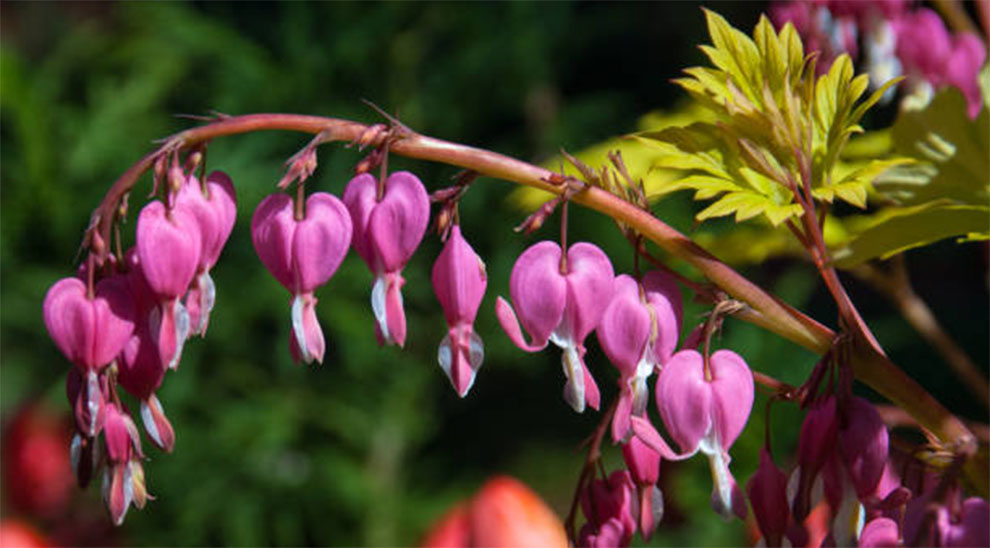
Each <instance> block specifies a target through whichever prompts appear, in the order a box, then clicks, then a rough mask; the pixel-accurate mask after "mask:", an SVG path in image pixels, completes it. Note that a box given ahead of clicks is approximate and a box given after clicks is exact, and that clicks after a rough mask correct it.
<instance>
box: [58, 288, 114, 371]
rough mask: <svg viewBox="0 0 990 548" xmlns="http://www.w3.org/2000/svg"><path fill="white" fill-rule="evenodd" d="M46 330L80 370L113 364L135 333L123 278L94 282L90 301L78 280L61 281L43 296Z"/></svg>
mask: <svg viewBox="0 0 990 548" xmlns="http://www.w3.org/2000/svg"><path fill="white" fill-rule="evenodd" d="M43 313H44V314H43V315H44V319H45V327H47V328H48V334H49V335H50V336H51V338H52V340H53V341H55V345H56V346H58V349H59V350H61V351H62V354H64V355H65V357H66V358H68V359H69V361H71V362H72V363H73V364H75V365H76V366H77V367H79V368H81V369H82V370H83V371H86V370H96V369H101V368H102V367H103V366H105V365H107V364H108V363H110V362H111V361H113V359H114V357H116V355H117V354H119V353H120V350H121V349H122V348H123V347H124V345H125V344H126V343H127V340H128V339H129V338H130V336H131V333H132V332H133V331H134V307H133V304H132V301H131V296H130V292H129V291H128V286H127V281H126V280H125V279H124V278H123V277H122V276H112V277H109V278H104V279H102V280H100V281H99V282H97V283H96V287H95V290H94V296H93V298H92V299H90V298H88V297H87V295H86V284H85V283H84V282H83V281H82V280H80V279H78V278H63V279H61V280H59V281H58V282H56V283H55V284H54V285H53V286H52V287H51V288H50V289H49V290H48V293H47V294H46V295H45V302H44V305H43Z"/></svg>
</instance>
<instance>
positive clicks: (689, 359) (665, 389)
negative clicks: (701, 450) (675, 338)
mask: <svg viewBox="0 0 990 548" xmlns="http://www.w3.org/2000/svg"><path fill="white" fill-rule="evenodd" d="M713 400H714V398H713V395H712V386H711V385H710V384H709V383H708V382H706V381H705V373H704V362H703V360H702V357H701V354H699V353H698V352H697V351H694V350H682V351H680V352H678V353H677V354H674V355H673V356H672V357H671V359H670V361H668V362H667V365H666V366H664V368H663V370H662V371H661V372H660V375H659V376H658V378H657V386H656V401H657V408H658V409H659V410H660V416H661V417H662V418H663V423H664V424H665V425H666V426H667V431H668V432H670V435H671V436H672V437H673V438H674V440H675V441H676V442H677V444H678V445H680V446H681V450H682V451H684V452H685V453H694V452H695V451H696V450H697V449H698V445H699V444H700V443H701V440H702V438H704V437H705V436H706V435H707V434H708V432H709V431H710V430H711V428H712V419H713V417H712V404H713ZM746 412H747V414H748V413H749V410H748V409H747V411H746Z"/></svg>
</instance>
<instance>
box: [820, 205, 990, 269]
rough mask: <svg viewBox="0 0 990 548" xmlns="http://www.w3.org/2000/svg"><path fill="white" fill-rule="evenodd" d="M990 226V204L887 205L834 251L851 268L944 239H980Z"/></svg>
mask: <svg viewBox="0 0 990 548" xmlns="http://www.w3.org/2000/svg"><path fill="white" fill-rule="evenodd" d="M988 229H990V207H988V206H965V205H949V204H944V203H941V204H940V203H928V204H924V205H920V206H914V207H906V208H888V209H887V210H885V211H884V212H883V214H882V215H881V216H880V220H878V221H877V222H876V223H875V224H873V225H872V226H870V227H869V228H867V229H866V230H864V231H862V232H861V233H860V234H859V235H858V236H856V238H854V239H853V240H852V241H851V242H849V244H848V245H847V246H845V247H843V248H840V249H838V250H837V251H835V252H834V253H833V254H832V258H833V260H834V262H835V264H836V265H837V266H839V267H841V268H849V267H852V266H855V265H857V264H859V263H862V262H864V261H867V260H870V259H874V258H880V259H886V258H889V257H891V256H893V255H896V254H898V253H901V252H904V251H906V250H908V249H911V248H914V247H919V246H923V245H927V244H930V243H933V242H936V241H938V240H942V239H944V238H950V237H953V236H965V237H966V238H967V239H971V240H972V239H981V238H983V237H985V236H988V235H990V234H988Z"/></svg>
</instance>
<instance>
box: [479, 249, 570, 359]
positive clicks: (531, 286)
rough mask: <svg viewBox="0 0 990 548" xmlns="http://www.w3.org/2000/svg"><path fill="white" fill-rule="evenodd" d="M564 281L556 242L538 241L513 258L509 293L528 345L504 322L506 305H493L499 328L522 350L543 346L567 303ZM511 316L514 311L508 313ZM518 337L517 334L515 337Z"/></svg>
mask: <svg viewBox="0 0 990 548" xmlns="http://www.w3.org/2000/svg"><path fill="white" fill-rule="evenodd" d="M567 293H568V289H567V282H566V281H565V280H564V277H563V276H562V275H561V274H560V246H558V245H557V244H556V243H554V242H550V241H543V242H539V243H537V244H535V245H533V246H531V247H530V248H529V249H527V250H526V251H524V252H523V253H522V254H521V255H519V258H518V259H516V264H515V266H513V267H512V275H511V277H510V278H509V294H510V295H511V296H512V302H513V303H514V304H515V308H516V310H517V311H518V313H519V320H520V323H522V327H523V329H525V330H526V332H527V333H529V335H530V340H531V341H532V342H530V343H529V344H528V345H525V344H519V342H517V340H516V339H517V338H516V337H513V331H518V328H516V327H515V326H513V325H511V323H514V322H511V323H509V325H507V322H506V320H508V319H509V315H508V314H507V312H508V311H510V310H511V309H508V310H501V311H500V310H498V308H503V309H506V308H508V307H507V305H505V306H503V305H498V304H497V305H496V312H497V313H498V315H499V320H500V322H501V323H502V328H503V329H505V332H506V333H507V334H508V335H509V337H510V338H512V339H513V342H515V343H516V346H519V347H520V348H522V349H523V350H526V349H527V346H528V347H530V348H532V347H539V348H543V347H544V346H546V343H547V341H548V340H549V339H550V334H551V333H553V331H554V330H555V329H556V328H557V326H558V325H560V322H561V320H562V319H563V315H564V307H565V306H566V305H567V300H568V299H567ZM512 316H513V317H514V316H515V315H514V314H513V315H512ZM519 339H521V337H519Z"/></svg>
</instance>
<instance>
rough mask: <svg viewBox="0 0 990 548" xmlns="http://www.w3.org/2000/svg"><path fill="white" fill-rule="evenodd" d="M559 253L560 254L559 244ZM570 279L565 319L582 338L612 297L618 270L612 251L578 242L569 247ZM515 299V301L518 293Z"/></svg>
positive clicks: (597, 319) (574, 332) (568, 269)
mask: <svg viewBox="0 0 990 548" xmlns="http://www.w3.org/2000/svg"><path fill="white" fill-rule="evenodd" d="M537 245H539V244H537ZM554 245H556V244H554ZM534 247H535V246H534ZM531 249H532V248H531ZM557 253H558V256H559V248H558V251H557ZM558 271H559V268H558ZM566 279H567V290H568V291H567V307H566V309H565V312H564V314H565V317H564V319H563V321H564V322H566V323H567V325H568V326H569V327H570V329H571V335H572V336H573V337H574V340H575V341H576V342H580V341H583V340H584V339H585V337H587V336H588V335H589V334H590V333H591V331H592V330H594V329H595V327H597V326H598V322H599V320H601V317H602V314H603V313H604V312H605V307H606V306H608V304H609V301H611V299H612V282H613V280H614V279H615V272H614V271H613V270H612V263H611V262H610V261H609V260H608V255H605V253H604V252H603V251H602V250H601V249H599V248H598V246H596V245H594V244H589V243H587V242H578V243H576V244H574V245H573V246H571V247H570V249H568V251H567V274H566ZM512 300H513V302H515V300H516V299H515V296H513V298H512Z"/></svg>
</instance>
